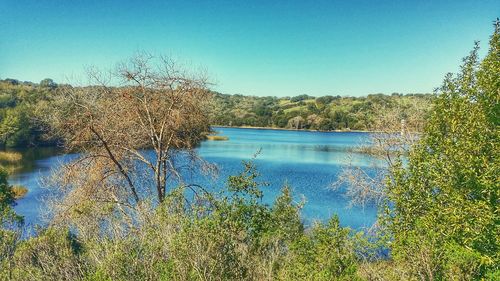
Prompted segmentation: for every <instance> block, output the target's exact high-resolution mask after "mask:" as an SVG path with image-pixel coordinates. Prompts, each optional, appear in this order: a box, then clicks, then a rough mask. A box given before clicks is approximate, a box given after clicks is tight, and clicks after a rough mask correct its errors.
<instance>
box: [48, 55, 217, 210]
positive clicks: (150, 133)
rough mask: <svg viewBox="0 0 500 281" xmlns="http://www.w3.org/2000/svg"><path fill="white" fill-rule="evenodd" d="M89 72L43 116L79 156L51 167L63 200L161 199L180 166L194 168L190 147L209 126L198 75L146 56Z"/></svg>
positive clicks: (134, 201) (121, 201)
mask: <svg viewBox="0 0 500 281" xmlns="http://www.w3.org/2000/svg"><path fill="white" fill-rule="evenodd" d="M89 77H90V79H91V81H92V82H93V84H94V85H95V86H89V87H78V88H66V89H65V90H64V91H62V92H61V93H60V94H59V95H58V96H57V97H56V98H55V99H56V100H55V101H54V106H53V108H52V109H51V110H50V112H49V113H48V114H47V122H49V123H50V124H51V126H53V127H54V133H55V134H56V135H59V136H62V137H63V140H64V145H65V146H66V147H67V148H68V149H69V150H73V151H77V152H80V153H81V154H80V156H79V157H78V159H76V160H74V161H72V162H71V163H69V164H67V165H65V166H64V168H63V171H64V173H61V172H59V176H58V178H59V180H58V183H57V184H58V185H59V188H60V191H63V192H66V193H72V195H73V196H65V198H66V199H65V200H69V201H70V202H66V204H65V205H66V206H78V205H79V203H81V202H86V201H87V200H96V201H104V202H115V203H119V204H128V205H134V204H137V203H139V202H140V201H141V200H142V199H143V198H146V197H148V195H153V198H156V199H157V200H158V201H160V202H161V201H163V200H164V198H165V195H166V193H167V182H168V181H169V180H170V179H172V180H177V181H182V177H181V173H180V172H181V170H182V169H184V168H186V167H190V168H199V167H200V166H199V165H193V163H194V162H196V163H201V159H199V157H198V156H197V154H196V152H195V150H194V148H195V147H196V145H197V144H199V142H200V141H201V140H202V139H203V137H204V134H205V133H206V132H208V131H210V126H209V123H208V121H207V120H208V118H207V112H206V108H205V104H206V102H207V101H209V99H210V93H209V91H208V90H207V80H206V78H205V77H204V76H202V75H198V76H194V75H191V74H188V73H187V72H186V71H184V70H183V69H181V68H179V67H177V65H176V64H175V63H174V62H173V61H172V60H169V59H166V58H163V57H160V58H157V57H154V56H151V55H148V54H140V55H138V56H135V57H133V58H132V59H130V60H129V61H127V62H125V63H122V64H120V65H119V66H118V67H117V70H116V71H113V72H110V73H109V75H108V76H105V75H103V73H101V72H98V71H95V70H90V71H89ZM104 77H106V78H104ZM110 81H113V82H114V83H116V81H118V82H119V85H118V86H109V84H110ZM145 150H151V151H152V153H150V152H149V151H148V153H145ZM180 155H182V157H180ZM180 158H182V159H180ZM186 161H187V162H189V163H187V162H186ZM201 166H203V165H201ZM64 187H71V188H67V189H65V188H64ZM66 195H67V194H66Z"/></svg>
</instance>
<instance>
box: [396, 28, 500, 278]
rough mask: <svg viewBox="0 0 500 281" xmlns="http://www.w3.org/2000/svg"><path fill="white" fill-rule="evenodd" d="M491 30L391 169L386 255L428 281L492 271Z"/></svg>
mask: <svg viewBox="0 0 500 281" xmlns="http://www.w3.org/2000/svg"><path fill="white" fill-rule="evenodd" d="M499 36H500V35H499V29H498V26H497V28H496V30H495V33H494V35H493V36H492V39H491V41H490V50H489V53H488V55H487V57H486V58H485V59H484V60H483V62H482V63H478V56H477V50H478V47H477V45H476V48H475V49H474V50H473V51H472V52H471V54H470V55H469V56H468V57H467V58H465V59H464V64H463V65H462V69H461V72H460V73H459V74H458V75H456V76H453V75H451V74H450V75H447V76H446V78H445V80H444V83H443V86H442V87H441V88H440V89H439V95H438V97H437V98H436V100H435V102H434V109H433V111H432V113H431V115H430V118H429V120H428V123H427V126H426V128H425V130H424V135H423V136H422V138H421V140H420V142H419V144H418V145H417V146H416V147H414V148H413V150H412V151H411V153H410V155H409V159H408V162H407V163H403V162H402V160H401V161H400V162H399V163H398V164H397V165H395V167H394V169H393V171H392V175H393V180H392V181H391V182H390V183H389V198H390V201H391V203H390V204H389V205H388V207H387V210H386V211H387V216H386V218H387V220H388V223H389V225H390V228H391V231H392V233H393V235H394V243H393V249H392V250H393V254H394V257H395V258H396V259H397V260H401V261H404V262H405V263H406V264H408V265H412V266H411V267H412V268H413V269H412V271H413V273H414V274H415V275H416V276H425V279H428V280H432V279H434V280H449V279H455V278H462V279H463V280H466V279H467V280H468V278H471V279H477V278H484V277H485V276H486V274H490V273H489V272H494V271H498V266H499V264H500V254H499V253H500V224H499V221H500V213H499V210H498V206H499V205H500V202H499V198H500V197H499V196H500V186H499V183H500V178H499V175H500V169H499V165H498V157H499V150H498V147H499V140H500V135H499V133H500V131H499V130H498V125H499V120H500V118H499V105H498V102H499V97H500V76H499V75H498V73H499V72H498V71H499V69H500V68H499V67H500V60H499V58H500V41H499Z"/></svg>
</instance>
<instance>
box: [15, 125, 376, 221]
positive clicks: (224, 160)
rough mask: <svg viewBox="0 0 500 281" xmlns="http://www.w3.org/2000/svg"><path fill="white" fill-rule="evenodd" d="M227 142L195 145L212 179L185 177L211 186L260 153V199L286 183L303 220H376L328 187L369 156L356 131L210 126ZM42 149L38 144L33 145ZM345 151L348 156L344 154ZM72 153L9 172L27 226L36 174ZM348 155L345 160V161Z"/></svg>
mask: <svg viewBox="0 0 500 281" xmlns="http://www.w3.org/2000/svg"><path fill="white" fill-rule="evenodd" d="M214 129H215V130H216V131H217V132H218V134H220V135H223V136H227V137H228V138H229V140H228V141H205V142H203V143H202V144H201V146H200V147H199V148H198V152H199V154H200V156H201V157H202V158H203V159H205V160H206V161H208V162H210V163H213V164H215V165H216V166H217V167H218V170H219V173H218V177H217V179H216V180H212V179H209V178H207V177H200V176H198V175H194V176H191V177H190V176H187V181H190V180H191V181H192V183H197V184H201V185H204V186H210V187H215V188H217V186H220V185H221V184H224V182H225V179H226V178H227V177H228V176H229V175H236V174H238V173H240V172H241V171H242V170H243V168H244V167H243V165H242V161H244V160H250V159H252V158H253V156H254V155H255V154H256V153H257V152H260V153H259V154H258V155H257V157H256V159H255V160H254V163H255V164H256V166H257V169H258V171H259V173H260V174H261V176H260V178H259V181H263V182H267V183H268V184H269V185H268V186H264V187H263V191H264V199H263V200H264V202H265V203H272V202H273V200H274V199H275V198H276V196H277V195H279V192H280V190H281V188H282V187H283V185H285V184H287V185H288V186H290V187H291V188H292V191H293V195H294V198H295V199H296V201H297V202H298V201H300V200H302V198H305V200H306V204H305V206H304V208H303V210H302V216H303V219H304V221H305V222H306V223H310V222H312V221H314V220H321V221H326V220H328V219H329V218H330V217H331V216H332V215H335V214H336V215H338V216H339V218H340V222H341V224H342V225H344V226H350V227H352V228H355V229H360V228H363V227H370V226H371V225H372V224H373V223H374V222H375V219H376V208H375V207H374V206H364V207H363V208H361V207H349V202H348V201H349V200H348V199H347V198H346V197H345V196H344V193H343V190H342V189H340V190H333V189H332V188H331V186H332V184H333V183H334V182H335V181H336V180H337V177H338V175H339V173H340V171H341V169H342V167H345V166H346V164H347V162H348V161H350V162H351V163H354V164H355V165H357V166H360V167H363V168H366V169H370V167H371V166H370V165H371V163H372V161H370V158H369V157H368V156H367V155H365V154H353V153H352V152H351V150H352V149H353V148H355V147H356V146H357V145H358V144H360V143H361V142H364V141H366V140H367V137H368V134H367V133H361V132H308V131H287V130H264V129H240V128H221V127H215V128H214ZM38 150H42V149H38ZM32 154H33V153H32ZM349 156H351V157H349ZM72 157H74V155H64V154H60V153H59V154H58V153H57V151H55V152H51V153H38V154H37V153H34V155H31V157H28V158H29V159H28V161H31V162H30V165H28V166H29V168H26V167H25V168H24V169H22V170H21V171H18V172H16V173H14V174H13V175H12V176H11V179H10V181H11V184H21V185H24V186H26V187H27V188H28V189H29V192H28V194H27V196H26V197H24V198H23V199H21V200H19V201H18V204H17V205H16V206H15V210H16V211H17V212H18V213H19V214H21V215H23V216H24V217H25V221H26V223H27V224H28V225H35V224H37V223H40V221H41V220H40V213H41V212H40V211H41V210H42V209H43V208H44V205H43V201H42V200H41V199H42V198H43V195H44V194H46V192H48V191H47V190H46V189H44V188H42V186H43V184H42V183H41V179H42V178H43V177H44V176H47V175H48V174H49V173H50V171H51V169H52V168H54V167H56V166H57V165H58V164H60V163H61V162H64V161H68V160H69V159H71V158H72ZM348 159H350V160H348ZM24 161H27V160H26V159H25V160H24Z"/></svg>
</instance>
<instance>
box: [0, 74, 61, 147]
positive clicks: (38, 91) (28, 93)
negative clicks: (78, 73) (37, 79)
mask: <svg viewBox="0 0 500 281" xmlns="http://www.w3.org/2000/svg"><path fill="white" fill-rule="evenodd" d="M15 81H17V80H14V81H13V80H12V79H6V80H0V144H1V145H2V146H7V147H18V146H24V147H26V146H32V145H44V144H50V143H52V142H53V140H47V139H44V138H43V137H42V135H43V130H41V127H42V126H41V124H39V122H38V119H39V118H38V116H39V114H40V113H41V112H42V111H43V108H44V106H45V104H46V102H47V101H48V100H50V97H51V95H52V93H54V91H56V90H57V84H55V83H54V82H53V81H52V80H51V79H45V80H43V81H42V82H41V84H40V85H35V84H33V83H29V82H24V83H21V82H19V81H17V82H15Z"/></svg>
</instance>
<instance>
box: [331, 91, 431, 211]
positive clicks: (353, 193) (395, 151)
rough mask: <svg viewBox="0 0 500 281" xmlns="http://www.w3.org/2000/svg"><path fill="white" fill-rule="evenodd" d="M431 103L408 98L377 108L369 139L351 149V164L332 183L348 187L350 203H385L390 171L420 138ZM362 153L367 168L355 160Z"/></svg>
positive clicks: (349, 162) (349, 161)
mask: <svg viewBox="0 0 500 281" xmlns="http://www.w3.org/2000/svg"><path fill="white" fill-rule="evenodd" d="M430 106H431V103H430V100H425V99H416V98H408V99H406V100H402V101H400V102H399V103H398V104H396V105H383V106H378V107H377V108H376V109H375V112H376V117H375V119H374V120H373V124H372V125H371V128H370V129H371V131H372V132H371V133H370V136H369V138H368V139H367V140H366V141H365V142H363V143H361V144H360V145H359V146H358V147H357V148H355V149H354V150H353V151H352V153H351V154H350V155H349V158H348V159H347V163H348V165H347V166H346V168H344V169H343V170H342V172H341V174H340V175H339V180H338V181H337V182H335V183H334V184H333V187H334V188H339V187H340V186H343V185H346V186H347V190H346V195H347V197H349V198H350V200H351V205H362V206H363V205H365V204H369V203H371V204H376V205H380V204H381V203H382V202H383V200H384V199H385V198H386V197H385V195H386V192H385V191H386V180H387V176H388V171H389V170H390V168H391V167H392V166H393V164H395V159H396V158H398V157H402V156H405V155H407V154H408V151H409V149H410V148H411V146H412V145H413V144H414V143H415V142H416V141H417V140H418V137H419V133H420V132H421V131H422V130H423V127H424V125H425V118H426V115H427V113H428V112H429V111H430ZM360 154H361V155H365V156H367V158H368V159H369V160H368V161H369V163H368V165H367V166H365V167H360V166H359V165H357V161H355V159H357V158H359V156H360ZM365 160H366V159H365ZM368 170H369V171H368Z"/></svg>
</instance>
